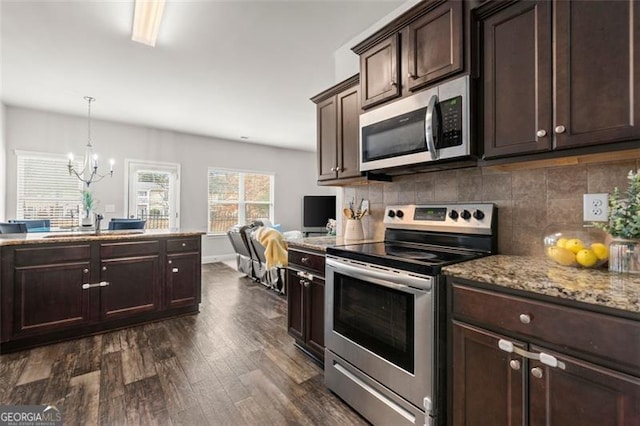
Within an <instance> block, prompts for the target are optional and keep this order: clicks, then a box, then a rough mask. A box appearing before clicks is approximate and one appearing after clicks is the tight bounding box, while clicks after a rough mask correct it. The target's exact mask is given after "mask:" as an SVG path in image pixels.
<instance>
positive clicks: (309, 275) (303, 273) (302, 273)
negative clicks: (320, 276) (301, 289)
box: [297, 271, 313, 281]
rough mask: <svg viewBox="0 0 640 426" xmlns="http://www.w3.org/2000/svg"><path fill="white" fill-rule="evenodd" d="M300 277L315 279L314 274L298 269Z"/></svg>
mask: <svg viewBox="0 0 640 426" xmlns="http://www.w3.org/2000/svg"><path fill="white" fill-rule="evenodd" d="M297 275H298V276H299V277H300V278H304V279H307V280H309V281H313V274H310V273H308V272H302V271H298V274H297Z"/></svg>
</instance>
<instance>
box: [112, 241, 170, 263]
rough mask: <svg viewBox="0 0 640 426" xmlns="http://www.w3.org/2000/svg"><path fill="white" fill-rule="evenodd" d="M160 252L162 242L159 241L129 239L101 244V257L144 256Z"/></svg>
mask: <svg viewBox="0 0 640 426" xmlns="http://www.w3.org/2000/svg"><path fill="white" fill-rule="evenodd" d="M158 253H160V243H159V242H158V241H127V242H122V243H102V244H100V257H101V258H102V259H108V258H110V257H129V256H144V255H149V254H158Z"/></svg>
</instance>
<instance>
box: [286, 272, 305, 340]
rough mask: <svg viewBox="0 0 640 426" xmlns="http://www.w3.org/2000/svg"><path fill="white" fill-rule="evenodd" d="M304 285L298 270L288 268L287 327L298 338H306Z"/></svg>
mask: <svg viewBox="0 0 640 426" xmlns="http://www.w3.org/2000/svg"><path fill="white" fill-rule="evenodd" d="M303 312H304V286H303V285H302V279H301V278H300V277H298V275H296V271H294V270H292V269H287V329H288V330H289V334H290V335H291V336H292V337H293V338H295V339H296V340H300V341H303V340H304V318H303Z"/></svg>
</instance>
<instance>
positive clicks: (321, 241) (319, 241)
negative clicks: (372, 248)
mask: <svg viewBox="0 0 640 426" xmlns="http://www.w3.org/2000/svg"><path fill="white" fill-rule="evenodd" d="M373 242H376V240H345V239H344V238H343V237H342V236H339V237H336V236H335V235H322V236H319V237H306V238H296V239H292V240H287V244H288V245H289V246H296V247H301V248H306V249H310V250H318V251H322V252H326V251H327V247H337V246H344V245H348V244H364V243H373Z"/></svg>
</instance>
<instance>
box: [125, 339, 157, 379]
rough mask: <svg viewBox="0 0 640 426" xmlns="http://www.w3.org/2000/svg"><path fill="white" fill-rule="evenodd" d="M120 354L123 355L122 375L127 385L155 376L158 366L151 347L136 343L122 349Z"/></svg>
mask: <svg viewBox="0 0 640 426" xmlns="http://www.w3.org/2000/svg"><path fill="white" fill-rule="evenodd" d="M120 354H121V356H122V375H123V378H124V384H125V385H127V384H129V383H133V382H137V381H138V380H142V379H145V378H147V377H151V376H155V374H156V367H155V362H154V360H153V353H152V352H151V349H150V348H148V347H144V346H143V347H138V346H137V345H136V346H135V347H129V348H128V349H124V350H122V351H121V352H120Z"/></svg>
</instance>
